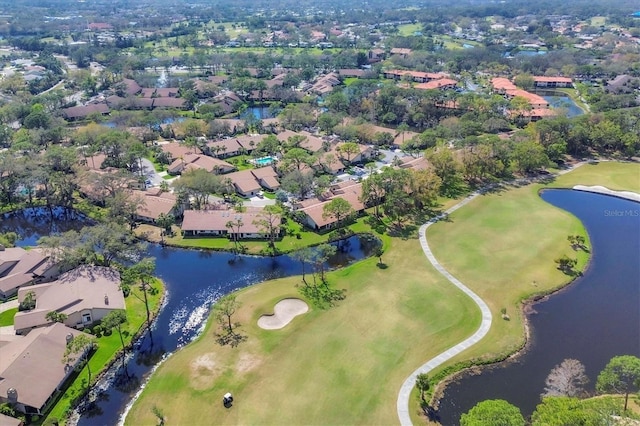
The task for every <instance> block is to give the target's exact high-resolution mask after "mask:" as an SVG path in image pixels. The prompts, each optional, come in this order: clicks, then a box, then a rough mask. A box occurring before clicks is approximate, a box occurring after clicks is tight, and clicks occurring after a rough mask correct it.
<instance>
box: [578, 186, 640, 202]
mask: <svg viewBox="0 0 640 426" xmlns="http://www.w3.org/2000/svg"><path fill="white" fill-rule="evenodd" d="M573 189H575V190H578V191H586V192H595V193H596V194H604V195H611V196H613V197H618V198H624V199H625V200H631V201H637V202H640V194H638V193H637V192H632V191H614V190H612V189H609V188H607V187H604V186H586V185H576V186H574V187H573Z"/></svg>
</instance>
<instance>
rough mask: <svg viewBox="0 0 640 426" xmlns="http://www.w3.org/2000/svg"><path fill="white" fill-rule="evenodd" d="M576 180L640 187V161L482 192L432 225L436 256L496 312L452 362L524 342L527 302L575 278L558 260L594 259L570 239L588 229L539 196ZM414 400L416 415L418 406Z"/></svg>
mask: <svg viewBox="0 0 640 426" xmlns="http://www.w3.org/2000/svg"><path fill="white" fill-rule="evenodd" d="M576 184H586V185H604V186H607V187H609V188H612V189H629V190H634V191H640V165H638V164H633V163H614V162H602V163H599V164H597V165H590V164H586V165H583V166H581V167H579V168H578V169H576V170H574V171H572V172H571V173H568V174H566V175H563V176H560V177H558V178H557V179H556V180H555V181H554V182H553V183H551V184H549V185H546V186H545V185H539V184H536V185H529V186H526V187H522V188H517V189H511V190H509V191H507V192H501V193H497V194H491V195H486V196H481V197H478V198H477V199H476V200H474V201H473V202H471V203H470V204H468V205H467V206H465V207H464V208H461V209H460V210H458V211H456V212H454V213H453V214H452V215H451V217H450V221H448V222H444V221H443V222H439V223H438V224H436V225H434V226H432V227H430V228H429V230H428V233H427V237H428V241H429V245H430V246H431V249H432V250H433V252H434V255H435V256H436V258H437V259H438V261H439V262H440V263H441V264H442V265H443V266H444V267H445V268H447V270H448V271H449V272H451V273H452V274H453V275H454V276H455V277H456V278H458V279H460V280H461V281H462V282H463V283H465V284H466V285H467V286H468V287H470V288H471V289H472V290H474V291H475V292H476V293H478V295H480V297H482V298H483V299H484V300H485V301H486V302H487V304H488V305H489V307H490V308H491V311H492V313H493V317H494V322H493V325H492V328H491V330H490V331H489V334H488V335H487V337H486V338H485V339H483V340H482V341H481V342H480V343H478V344H477V345H476V346H474V347H472V348H470V349H469V350H468V351H466V352H464V353H463V354H461V355H459V356H458V357H457V358H454V359H453V360H452V361H450V362H449V363H447V364H446V365H451V364H453V363H455V362H459V361H465V360H468V359H473V358H475V359H487V360H488V359H495V358H496V357H500V356H504V355H506V354H507V353H509V352H512V351H513V350H515V349H517V348H519V347H521V346H522V345H523V343H524V335H523V327H524V323H523V317H522V315H521V311H520V307H521V301H522V300H523V299H526V298H528V297H530V296H531V295H533V294H535V293H540V292H548V291H550V290H552V289H555V288H557V287H559V286H561V285H563V284H565V283H566V282H568V281H569V280H570V278H569V277H568V276H567V275H565V274H563V273H562V272H560V271H558V270H557V269H556V268H555V263H554V262H553V259H555V258H558V257H560V256H562V255H563V254H566V255H568V256H570V257H575V258H578V260H579V264H578V268H579V269H582V268H584V266H585V265H586V263H587V261H588V256H587V255H586V254H585V253H583V252H574V251H573V250H572V249H571V248H570V247H569V243H568V242H567V236H568V235H570V234H574V235H575V234H580V235H583V236H585V238H588V235H587V234H586V232H585V230H584V228H583V226H582V225H581V224H580V222H579V221H578V220H577V219H576V218H575V217H574V216H572V215H571V214H569V213H567V212H565V211H563V210H560V209H557V208H555V207H553V206H551V205H549V204H547V203H546V202H544V201H543V200H542V199H541V198H540V197H539V196H538V191H539V190H540V189H542V188H545V187H556V188H570V187H572V186H573V185H576ZM523 224H526V226H523ZM502 308H506V309H507V313H508V314H509V315H510V317H511V320H510V321H504V320H502V319H501V318H500V316H501V315H500V310H501V309H502ZM446 365H444V366H443V367H446ZM414 402H415V401H414ZM414 405H415V407H414V408H415V409H414V410H412V412H414V413H415V411H416V410H417V403H415V404H414ZM415 419H416V420H417V416H416V417H415Z"/></svg>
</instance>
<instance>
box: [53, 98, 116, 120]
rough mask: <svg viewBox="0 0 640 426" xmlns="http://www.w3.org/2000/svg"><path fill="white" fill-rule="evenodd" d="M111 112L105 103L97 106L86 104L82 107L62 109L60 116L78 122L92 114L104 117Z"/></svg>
mask: <svg viewBox="0 0 640 426" xmlns="http://www.w3.org/2000/svg"><path fill="white" fill-rule="evenodd" d="M110 111H111V110H110V109H109V106H108V105H107V104H106V103H105V102H101V103H97V104H87V105H83V106H74V107H70V108H64V109H63V110H62V115H64V117H65V118H66V119H68V120H78V119H83V118H86V117H88V116H89V115H92V114H99V115H106V114H109V112H110Z"/></svg>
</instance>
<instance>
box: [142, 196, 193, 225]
mask: <svg viewBox="0 0 640 426" xmlns="http://www.w3.org/2000/svg"><path fill="white" fill-rule="evenodd" d="M132 196H133V197H138V198H139V199H140V200H142V203H141V204H140V205H139V206H138V207H137V208H136V218H137V219H138V220H140V221H143V222H149V223H155V222H156V220H157V219H158V217H160V215H161V214H164V215H173V216H174V217H178V216H180V215H181V214H182V211H183V206H181V205H179V204H177V197H176V196H175V194H173V193H171V192H164V191H162V189H160V188H149V189H147V190H146V191H132Z"/></svg>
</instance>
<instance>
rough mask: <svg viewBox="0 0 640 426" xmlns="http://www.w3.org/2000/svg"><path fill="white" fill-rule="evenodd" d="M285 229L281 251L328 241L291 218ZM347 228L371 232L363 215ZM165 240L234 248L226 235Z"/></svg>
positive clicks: (256, 244)
mask: <svg viewBox="0 0 640 426" xmlns="http://www.w3.org/2000/svg"><path fill="white" fill-rule="evenodd" d="M265 196H266V195H265ZM267 198H268V197H267ZM285 229H286V230H287V231H286V234H285V236H284V237H283V238H282V239H281V240H279V241H276V248H277V249H278V251H279V252H281V253H288V252H291V251H294V250H299V249H301V248H304V247H308V246H315V245H318V244H322V243H324V242H326V241H328V239H329V236H330V234H329V233H325V234H318V233H316V232H312V231H310V230H308V229H306V228H305V227H303V226H302V225H300V224H299V223H297V222H295V221H293V220H291V219H288V220H287V222H286V224H285ZM349 229H351V230H352V231H353V232H355V233H367V232H372V231H371V228H370V227H369V226H368V225H367V224H366V223H365V218H364V217H362V218H359V219H358V220H356V222H355V223H354V224H352V225H351V226H349ZM142 230H143V231H148V229H147V228H142ZM166 241H167V243H168V244H170V245H173V246H176V247H191V248H204V249H212V250H229V251H230V250H233V248H234V243H233V241H232V240H230V239H228V238H226V237H183V236H182V235H180V234H179V233H176V235H175V236H174V237H171V238H166ZM242 245H243V246H245V247H246V249H247V253H249V254H258V253H262V252H264V251H265V250H266V249H267V241H266V240H244V241H242Z"/></svg>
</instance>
